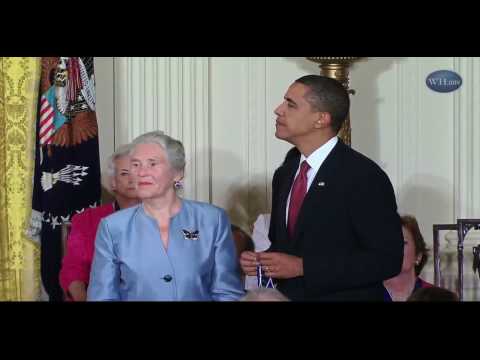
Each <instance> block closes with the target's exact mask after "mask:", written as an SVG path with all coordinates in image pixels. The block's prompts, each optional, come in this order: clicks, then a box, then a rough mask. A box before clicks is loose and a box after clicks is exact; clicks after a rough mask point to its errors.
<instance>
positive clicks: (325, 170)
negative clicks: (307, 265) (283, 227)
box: [287, 139, 346, 240]
mask: <svg viewBox="0 0 480 360" xmlns="http://www.w3.org/2000/svg"><path fill="white" fill-rule="evenodd" d="M345 146H346V145H345V144H344V143H343V142H342V141H341V140H340V139H339V140H338V142H337V144H336V145H335V147H334V148H333V149H332V151H331V152H330V154H328V156H327V158H326V159H325V160H324V162H323V163H322V165H321V166H320V168H319V169H318V172H317V174H316V175H315V178H314V179H313V182H312V184H311V185H310V188H309V190H308V192H307V194H306V196H305V199H304V200H303V204H302V207H301V208H300V213H299V214H298V220H297V224H296V226H295V235H294V239H295V240H296V239H297V238H298V235H299V231H301V230H302V229H303V226H304V224H305V222H306V221H307V220H308V219H310V218H311V217H312V216H317V215H318V216H321V213H320V211H319V210H320V209H317V208H315V204H316V202H315V200H316V199H322V198H326V196H327V194H328V192H329V191H330V190H331V189H332V187H333V186H334V182H335V179H336V174H338V172H337V170H338V167H339V166H340V165H341V158H342V154H343V152H344V150H345ZM287 195H288V194H287ZM307 217H308V219H307Z"/></svg>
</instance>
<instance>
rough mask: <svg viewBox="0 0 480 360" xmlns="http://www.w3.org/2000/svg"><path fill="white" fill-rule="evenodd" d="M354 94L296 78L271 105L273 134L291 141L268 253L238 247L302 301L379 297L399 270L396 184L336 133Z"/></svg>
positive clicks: (249, 264) (321, 80)
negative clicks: (276, 103) (281, 99)
mask: <svg viewBox="0 0 480 360" xmlns="http://www.w3.org/2000/svg"><path fill="white" fill-rule="evenodd" d="M349 107H350V100H349V96H348V93H347V91H346V90H345V88H344V87H343V86H342V85H341V84H340V83H339V82H338V81H336V80H334V79H330V78H327V77H323V76H318V75H307V76H304V77H302V78H300V79H298V80H296V81H295V82H294V83H293V84H292V85H291V86H290V87H289V88H288V91H287V93H286V94H285V97H284V102H283V103H282V104H281V105H279V106H278V108H277V109H276V110H275V114H276V115H277V120H276V132H275V136H276V137H277V138H279V139H282V140H285V141H288V142H289V143H291V144H293V145H294V146H295V147H294V148H292V149H291V150H290V151H289V152H288V154H287V156H286V158H285V161H284V163H283V164H282V165H281V166H280V167H279V168H278V169H277V170H276V172H275V174H274V176H273V183H272V216H271V222H270V229H269V238H270V240H271V242H272V246H271V247H270V249H269V250H268V251H267V252H264V253H254V252H250V251H246V252H243V253H242V256H241V265H242V269H243V271H244V272H245V273H246V274H248V275H255V272H256V265H257V264H260V265H261V266H262V269H263V271H264V272H265V273H266V275H267V276H271V277H273V278H274V279H276V280H277V281H278V289H279V290H280V291H282V292H283V293H284V294H285V295H286V296H287V297H288V298H290V299H292V300H297V301H364V300H366V301H369V300H373V301H375V300H378V301H382V300H383V294H384V289H383V286H382V281H383V280H385V279H388V278H391V277H393V276H395V275H397V274H398V273H399V272H400V269H401V266H402V260H403V235H402V228H401V224H400V217H399V215H398V213H397V205H396V200H395V194H394V191H393V187H392V184H391V183H390V180H389V179H388V176H387V175H386V174H385V173H384V172H383V170H381V169H380V167H379V166H378V165H376V164H375V163H374V162H373V161H372V160H370V159H368V158H367V157H365V156H364V155H362V154H360V153H358V152H356V151H354V150H353V149H351V148H350V147H348V146H347V145H345V144H344V143H343V142H342V141H341V140H340V139H339V138H338V137H337V136H336V135H337V133H338V131H339V130H340V128H341V127H342V124H343V122H344V121H345V119H346V117H347V115H348V112H349Z"/></svg>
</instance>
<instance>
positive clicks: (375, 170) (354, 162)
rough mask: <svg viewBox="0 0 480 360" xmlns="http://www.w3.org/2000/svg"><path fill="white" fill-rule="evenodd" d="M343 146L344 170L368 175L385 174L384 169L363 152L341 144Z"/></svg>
mask: <svg viewBox="0 0 480 360" xmlns="http://www.w3.org/2000/svg"><path fill="white" fill-rule="evenodd" d="M343 147H344V148H343V154H344V159H345V163H346V164H345V165H346V166H345V169H346V170H351V172H352V173H357V174H362V173H367V174H369V175H373V174H379V175H382V176H383V175H386V174H385V171H384V170H383V169H382V168H381V167H380V166H379V165H378V164H377V163H376V162H375V161H373V160H372V159H370V158H369V157H368V156H366V155H365V154H362V153H361V152H359V151H357V150H355V149H353V148H351V147H349V146H347V145H343ZM358 170H361V172H359V171H358Z"/></svg>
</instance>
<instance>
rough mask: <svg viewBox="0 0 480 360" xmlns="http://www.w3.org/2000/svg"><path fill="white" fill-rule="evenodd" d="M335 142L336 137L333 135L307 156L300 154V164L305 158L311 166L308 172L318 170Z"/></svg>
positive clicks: (314, 172) (312, 172) (313, 172)
mask: <svg viewBox="0 0 480 360" xmlns="http://www.w3.org/2000/svg"><path fill="white" fill-rule="evenodd" d="M337 142H338V137H336V136H334V137H333V138H331V139H330V140H328V141H327V142H326V143H325V144H323V145H322V146H320V147H319V148H318V149H317V150H315V151H314V152H313V153H311V154H310V156H309V157H308V158H306V157H305V155H303V154H302V156H301V157H300V164H301V163H302V161H303V160H307V163H308V165H310V168H311V169H310V170H311V171H309V173H311V174H316V173H317V172H318V169H320V166H322V164H323V162H324V161H325V159H326V158H327V156H328V154H330V152H331V151H332V150H333V148H334V147H335V145H336V144H337Z"/></svg>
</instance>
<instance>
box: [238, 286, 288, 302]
mask: <svg viewBox="0 0 480 360" xmlns="http://www.w3.org/2000/svg"><path fill="white" fill-rule="evenodd" d="M240 301H290V299H289V298H287V297H286V296H285V295H283V294H282V293H281V292H280V291H278V290H277V289H272V288H258V289H252V290H249V291H248V292H247V294H246V295H245V296H244V297H243V298H241V299H240Z"/></svg>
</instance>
